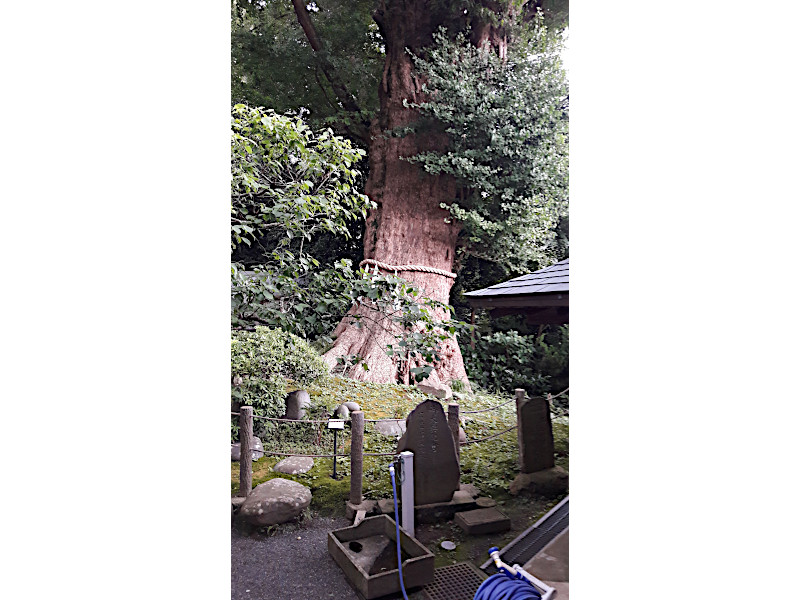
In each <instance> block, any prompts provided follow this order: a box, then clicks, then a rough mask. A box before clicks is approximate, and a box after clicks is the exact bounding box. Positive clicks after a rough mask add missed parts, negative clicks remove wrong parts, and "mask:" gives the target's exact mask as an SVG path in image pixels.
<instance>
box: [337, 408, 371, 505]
mask: <svg viewBox="0 0 800 600" xmlns="http://www.w3.org/2000/svg"><path fill="white" fill-rule="evenodd" d="M350 426H351V432H352V437H351V439H350V504H352V505H357V504H361V501H362V500H363V498H362V495H361V485H362V481H361V479H362V477H363V474H364V412H363V411H361V410H356V411H353V412H351V413H350ZM334 460H336V459H334Z"/></svg>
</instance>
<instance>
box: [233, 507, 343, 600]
mask: <svg viewBox="0 0 800 600" xmlns="http://www.w3.org/2000/svg"><path fill="white" fill-rule="evenodd" d="M348 525H350V522H349V521H347V519H344V518H331V517H315V518H314V519H313V520H311V521H309V522H306V523H304V524H302V525H289V526H283V527H284V528H283V529H281V531H280V532H278V533H276V534H275V535H272V536H269V537H268V536H266V535H263V534H259V533H254V534H252V535H251V536H247V535H244V534H242V533H241V532H239V531H238V530H237V529H236V527H232V528H231V600H273V599H274V600H311V599H317V598H321V599H325V598H334V599H335V600H358V596H357V595H356V593H355V592H354V591H353V589H352V588H351V587H350V585H349V583H348V582H347V579H346V578H345V576H344V573H343V572H342V570H341V569H340V568H339V566H338V565H337V564H336V563H335V562H334V561H333V559H332V558H331V557H330V555H329V554H328V541H327V537H328V532H329V531H331V530H333V529H339V528H341V527H347V526H348Z"/></svg>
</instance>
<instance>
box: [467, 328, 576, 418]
mask: <svg viewBox="0 0 800 600" xmlns="http://www.w3.org/2000/svg"><path fill="white" fill-rule="evenodd" d="M464 363H465V366H466V369H467V374H468V375H469V378H470V381H471V382H473V383H476V384H477V385H478V386H480V387H482V388H483V389H486V390H490V391H493V392H498V393H502V394H505V395H510V394H513V393H514V390H515V389H516V388H522V389H524V390H525V391H526V392H527V393H528V395H529V396H541V395H544V394H547V393H548V392H549V393H552V394H557V393H559V392H561V391H562V390H563V389H564V388H566V387H567V386H568V385H569V328H568V327H559V328H557V329H556V328H554V330H553V332H552V333H551V334H550V336H549V343H548V340H547V339H546V336H536V335H520V334H519V332H518V331H515V330H510V331H496V332H494V333H491V334H486V335H482V336H479V337H476V338H475V349H474V350H473V349H469V350H468V351H467V352H465V353H464ZM563 398H564V397H563V396H562V397H561V398H559V399H558V400H560V401H561V402H557V404H561V405H564V404H565V403H564V401H563V400H562V399H563ZM564 408H566V406H564Z"/></svg>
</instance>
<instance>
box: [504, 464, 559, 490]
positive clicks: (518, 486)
mask: <svg viewBox="0 0 800 600" xmlns="http://www.w3.org/2000/svg"><path fill="white" fill-rule="evenodd" d="M568 489H569V473H567V472H566V471H565V470H564V469H562V468H561V467H553V468H552V469H543V470H541V471H536V472H535V473H520V474H519V475H517V476H516V477H515V478H514V481H512V482H511V485H510V486H509V491H510V492H511V495H512V496H516V495H517V494H519V493H520V492H522V491H523V490H524V491H528V492H533V493H536V494H541V495H542V496H558V495H560V494H563V493H564V492H566V491H567V490H568Z"/></svg>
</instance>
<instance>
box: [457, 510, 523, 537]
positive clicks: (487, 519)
mask: <svg viewBox="0 0 800 600" xmlns="http://www.w3.org/2000/svg"><path fill="white" fill-rule="evenodd" d="M455 522H456V525H458V526H459V527H461V529H463V530H464V532H465V533H468V534H469V535H484V534H487V533H499V532H501V531H508V530H509V529H511V519H509V518H508V517H507V516H505V515H504V514H503V513H501V512H500V511H499V510H497V509H496V508H479V509H477V510H468V511H466V512H460V513H458V514H456V516H455Z"/></svg>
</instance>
